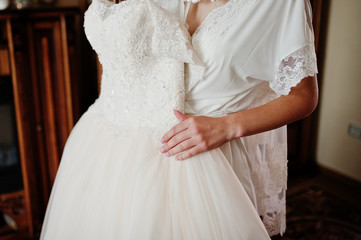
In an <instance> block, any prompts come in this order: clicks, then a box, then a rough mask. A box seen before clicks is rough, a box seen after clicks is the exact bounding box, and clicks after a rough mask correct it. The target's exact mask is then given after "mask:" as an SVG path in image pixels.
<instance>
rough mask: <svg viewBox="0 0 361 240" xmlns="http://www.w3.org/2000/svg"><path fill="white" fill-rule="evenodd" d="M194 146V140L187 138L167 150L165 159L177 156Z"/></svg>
mask: <svg viewBox="0 0 361 240" xmlns="http://www.w3.org/2000/svg"><path fill="white" fill-rule="evenodd" d="M195 145H196V142H195V141H194V139H192V138H189V139H187V140H185V141H183V142H180V143H179V144H177V145H176V146H174V147H173V148H171V149H170V150H168V151H167V152H166V154H165V155H166V156H167V157H171V156H174V155H177V154H178V153H181V152H183V151H186V150H188V149H191V148H193V147H195Z"/></svg>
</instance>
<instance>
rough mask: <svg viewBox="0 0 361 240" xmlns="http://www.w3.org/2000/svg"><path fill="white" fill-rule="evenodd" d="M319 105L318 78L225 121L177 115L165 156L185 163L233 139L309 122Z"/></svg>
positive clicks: (226, 118) (310, 78)
mask: <svg viewBox="0 0 361 240" xmlns="http://www.w3.org/2000/svg"><path fill="white" fill-rule="evenodd" d="M317 102H318V87H317V78H316V77H306V78H305V79H303V80H302V81H301V82H300V83H299V84H298V85H297V86H295V87H293V88H292V89H291V92H290V94H289V95H286V96H281V97H279V98H277V99H275V100H273V101H271V102H269V103H266V104H264V105H262V106H259V107H256V108H252V109H248V110H244V111H240V112H236V113H233V114H230V115H227V116H224V117H221V118H212V117H204V116H188V115H184V114H182V113H180V112H178V111H174V114H175V115H176V117H177V118H178V119H179V120H180V121H181V122H180V123H179V124H177V125H176V126H174V127H173V128H172V129H171V130H170V131H169V132H168V133H166V134H165V135H164V137H163V138H162V143H164V145H163V147H162V148H161V152H162V153H165V154H166V156H169V157H170V156H174V155H177V156H176V159H177V160H184V159H187V158H190V157H192V156H194V155H197V154H199V153H202V152H205V151H209V150H212V149H214V148H216V147H219V146H220V145H222V144H223V143H225V142H227V141H231V140H232V139H235V138H241V137H245V136H249V135H252V134H256V133H260V132H264V131H269V130H272V129H275V128H278V127H281V126H283V125H285V124H289V123H291V122H294V121H297V120H299V119H302V118H305V117H307V116H308V115H309V114H311V113H312V112H313V110H314V109H315V108H316V106H317Z"/></svg>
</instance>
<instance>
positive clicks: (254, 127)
mask: <svg viewBox="0 0 361 240" xmlns="http://www.w3.org/2000/svg"><path fill="white" fill-rule="evenodd" d="M317 103H318V87H317V80H316V77H307V78H305V79H303V80H302V81H301V82H300V83H299V84H298V85H297V86H296V87H294V88H292V90H291V92H290V94H289V95H286V96H281V97H279V98H277V99H275V100H273V101H271V102H269V103H267V104H265V105H262V106H259V107H256V108H253V109H249V110H245V111H241V112H237V113H233V114H230V115H228V116H225V117H224V121H225V125H226V126H227V132H228V133H229V134H228V136H229V138H230V139H229V140H231V139H234V138H239V137H244V136H249V135H252V134H256V133H260V132H264V131H268V130H272V129H275V128H278V127H281V126H283V125H285V124H289V123H292V122H294V121H297V120H299V119H302V118H305V117H307V116H308V115H309V114H311V113H312V112H313V110H314V109H315V108H316V106H317Z"/></svg>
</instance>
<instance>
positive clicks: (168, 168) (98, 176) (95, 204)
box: [41, 109, 269, 240]
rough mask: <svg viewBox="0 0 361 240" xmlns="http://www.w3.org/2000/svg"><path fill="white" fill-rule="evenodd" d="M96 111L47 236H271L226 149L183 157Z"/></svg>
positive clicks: (59, 185) (67, 158) (81, 130)
mask: <svg viewBox="0 0 361 240" xmlns="http://www.w3.org/2000/svg"><path fill="white" fill-rule="evenodd" d="M97 114H99V113H98V112H97V111H95V110H94V109H93V110H88V111H87V112H86V113H85V114H84V115H83V116H82V118H81V119H80V120H79V122H78V123H77V124H76V126H75V128H74V129H73V131H72V133H71V135H70V137H69V139H68V141H67V143H66V146H65V149H64V152H63V156H62V160H61V164H60V167H59V171H58V175H57V178H56V181H55V183H54V186H53V190H52V194H51V197H50V200H49V205H48V209H47V212H46V217H45V220H44V225H43V230H42V234H41V239H49V240H50V239H51V240H56V239H62V240H63V239H67V240H68V239H76V240H81V239H87V240H89V239H107V240H108V239H157V240H161V239H167V240H170V239H187V240H191V239H197V240H198V239H207V240H211V239H227V240H230V239H237V240H239V239H269V238H268V234H267V232H266V230H265V228H264V226H263V224H262V222H261V220H260V218H259V216H258V214H257V212H256V211H255V209H254V207H253V205H252V203H251V201H250V200H249V198H248V196H247V194H246V192H245V190H244V188H243V187H242V185H241V183H240V181H239V179H238V178H237V176H236V174H235V173H234V171H233V169H232V167H231V165H230V164H229V162H228V161H227V159H226V157H225V155H224V153H223V152H222V151H221V150H220V149H215V150H212V151H210V152H206V153H203V154H200V155H197V156H196V157H193V158H191V159H188V160H185V161H176V160H174V158H166V157H165V156H164V155H162V154H161V153H160V152H159V144H158V143H157V142H155V140H154V138H153V137H152V136H148V135H143V134H141V133H134V134H127V135H126V136H122V134H121V133H120V134H117V135H115V134H112V132H111V130H109V128H108V127H107V122H106V121H105V120H104V121H103V122H102V120H101V121H100V120H99V118H98V117H97Z"/></svg>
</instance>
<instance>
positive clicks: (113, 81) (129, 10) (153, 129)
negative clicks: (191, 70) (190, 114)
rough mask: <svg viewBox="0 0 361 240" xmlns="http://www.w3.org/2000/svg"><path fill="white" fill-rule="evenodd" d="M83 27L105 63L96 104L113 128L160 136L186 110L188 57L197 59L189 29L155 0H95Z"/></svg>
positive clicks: (190, 61)
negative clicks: (185, 71) (117, 2)
mask: <svg viewBox="0 0 361 240" xmlns="http://www.w3.org/2000/svg"><path fill="white" fill-rule="evenodd" d="M84 30H85V33H86V36H87V38H88V40H89V42H90V44H91V45H92V47H93V49H94V50H95V51H96V53H97V54H98V57H99V61H100V63H101V64H102V67H103V74H102V83H101V93H100V97H99V98H98V99H97V101H96V104H95V105H96V107H97V109H98V110H101V114H102V115H103V117H104V118H106V120H108V122H109V125H112V126H113V128H112V131H115V132H117V131H116V129H118V130H119V131H121V132H122V133H123V134H124V133H125V132H134V131H141V132H143V133H150V134H152V135H156V136H157V137H160V135H161V134H162V133H165V131H166V130H168V129H170V128H171V127H172V126H173V125H174V124H175V123H177V120H176V118H175V117H174V114H173V109H177V110H180V111H183V110H184V106H183V105H184V92H185V88H184V62H188V63H193V64H199V60H197V58H196V56H195V55H194V51H193V50H192V47H191V44H190V38H189V34H188V33H187V29H186V28H185V27H184V26H183V25H182V24H181V23H180V22H179V21H178V20H177V19H176V18H175V17H173V16H171V15H170V14H169V13H168V12H166V11H165V10H163V9H162V8H160V7H158V6H157V5H156V4H155V3H154V2H152V1H151V0H128V1H124V2H121V3H119V4H114V3H111V2H109V1H107V0H93V2H92V4H91V5H90V6H89V8H88V10H87V11H86V12H85V18H84Z"/></svg>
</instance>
